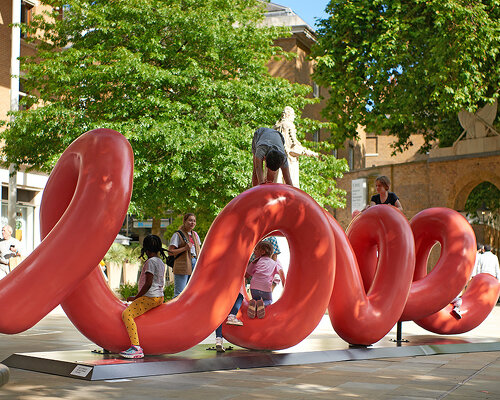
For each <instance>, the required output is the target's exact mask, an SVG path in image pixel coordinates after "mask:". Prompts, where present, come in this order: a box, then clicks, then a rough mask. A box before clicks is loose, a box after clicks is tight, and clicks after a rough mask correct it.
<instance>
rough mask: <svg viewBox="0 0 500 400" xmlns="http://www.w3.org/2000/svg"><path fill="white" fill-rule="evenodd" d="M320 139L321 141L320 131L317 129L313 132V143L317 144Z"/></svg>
mask: <svg viewBox="0 0 500 400" xmlns="http://www.w3.org/2000/svg"><path fill="white" fill-rule="evenodd" d="M319 139H320V135H319V129H316V130H315V131H314V132H313V140H312V141H313V142H316V143H318V142H319Z"/></svg>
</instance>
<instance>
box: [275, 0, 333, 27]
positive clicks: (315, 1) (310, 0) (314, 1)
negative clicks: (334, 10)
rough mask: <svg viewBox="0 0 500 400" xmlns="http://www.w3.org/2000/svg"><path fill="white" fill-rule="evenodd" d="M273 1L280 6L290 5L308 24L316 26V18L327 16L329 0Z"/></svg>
mask: <svg viewBox="0 0 500 400" xmlns="http://www.w3.org/2000/svg"><path fill="white" fill-rule="evenodd" d="M271 2H272V3H275V4H279V5H280V6H285V7H290V8H291V9H292V10H293V11H295V13H296V14H298V15H299V17H301V18H302V19H303V20H304V21H306V22H307V23H308V25H310V26H311V27H313V28H316V27H315V23H316V19H317V18H321V19H325V18H326V17H327V14H326V13H325V8H326V5H327V4H328V3H329V0H271Z"/></svg>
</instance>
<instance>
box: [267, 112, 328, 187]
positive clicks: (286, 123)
mask: <svg viewBox="0 0 500 400" xmlns="http://www.w3.org/2000/svg"><path fill="white" fill-rule="evenodd" d="M294 119H295V112H294V110H293V108H292V107H289V106H286V107H285V109H284V110H283V114H282V115H281V118H280V119H279V120H278V121H276V124H275V125H274V129H276V130H277V131H278V132H280V133H281V134H282V135H283V137H284V139H285V150H286V153H287V155H288V164H289V167H290V176H291V177H292V182H293V183H294V185H295V186H296V187H300V183H299V157H300V156H309V157H318V156H319V155H318V153H316V152H314V151H312V150H309V149H306V148H305V147H303V146H302V144H300V142H299V141H298V139H297V129H296V128H295V124H294V122H293V121H294ZM278 181H279V182H282V178H281V173H280V176H279V178H278Z"/></svg>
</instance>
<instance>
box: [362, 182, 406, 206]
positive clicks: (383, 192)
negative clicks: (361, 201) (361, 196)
mask: <svg viewBox="0 0 500 400" xmlns="http://www.w3.org/2000/svg"><path fill="white" fill-rule="evenodd" d="M390 185H391V181H390V180H389V178H388V177H387V176H384V175H382V176H379V177H378V178H377V179H376V180H375V189H376V190H377V193H378V194H376V195H373V196H372V198H371V200H370V206H375V205H377V204H390V205H392V206H394V207H396V208H398V209H399V210H400V211H401V212H403V207H402V206H401V202H400V201H399V198H398V196H396V194H395V193H393V192H389V186H390Z"/></svg>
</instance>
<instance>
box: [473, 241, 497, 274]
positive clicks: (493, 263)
mask: <svg viewBox="0 0 500 400" xmlns="http://www.w3.org/2000/svg"><path fill="white" fill-rule="evenodd" d="M476 273H477V274H481V273H483V274H484V273H486V274H490V275H493V276H494V277H495V278H497V279H498V280H500V268H499V265H498V257H497V256H496V255H495V254H493V253H492V252H491V246H490V245H489V244H485V245H484V253H483V254H482V255H481V259H480V260H479V263H478V266H477V271H476Z"/></svg>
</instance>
